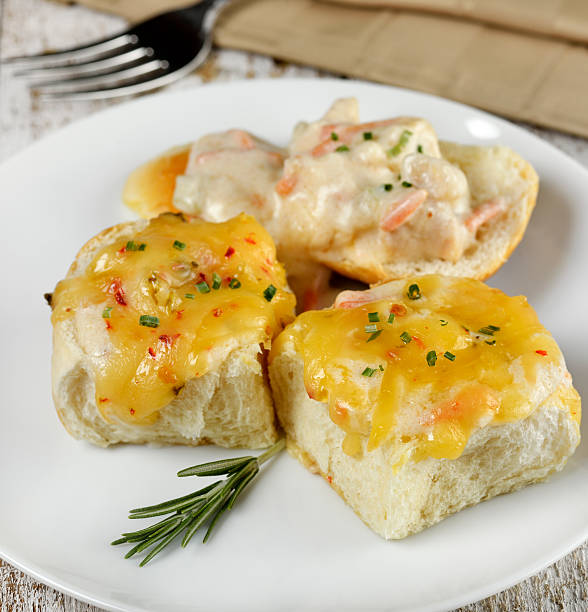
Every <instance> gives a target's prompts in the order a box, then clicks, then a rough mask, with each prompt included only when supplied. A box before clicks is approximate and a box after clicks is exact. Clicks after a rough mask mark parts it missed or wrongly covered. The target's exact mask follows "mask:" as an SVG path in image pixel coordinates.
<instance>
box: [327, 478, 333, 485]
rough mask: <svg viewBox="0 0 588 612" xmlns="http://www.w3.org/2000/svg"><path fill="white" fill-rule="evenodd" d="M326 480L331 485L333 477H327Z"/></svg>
mask: <svg viewBox="0 0 588 612" xmlns="http://www.w3.org/2000/svg"><path fill="white" fill-rule="evenodd" d="M327 480H328V481H329V484H332V483H333V477H332V476H327Z"/></svg>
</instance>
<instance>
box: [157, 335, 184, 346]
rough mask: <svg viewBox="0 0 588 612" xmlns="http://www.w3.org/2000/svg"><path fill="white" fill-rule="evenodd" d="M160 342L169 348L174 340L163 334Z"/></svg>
mask: <svg viewBox="0 0 588 612" xmlns="http://www.w3.org/2000/svg"><path fill="white" fill-rule="evenodd" d="M178 335H179V334H178ZM159 340H160V341H161V342H163V343H164V344H167V345H168V346H169V345H170V344H171V343H172V339H171V338H170V337H169V336H168V335H167V334H162V335H161V336H159Z"/></svg>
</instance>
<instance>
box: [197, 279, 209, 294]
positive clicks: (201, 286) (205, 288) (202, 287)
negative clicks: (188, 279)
mask: <svg viewBox="0 0 588 612" xmlns="http://www.w3.org/2000/svg"><path fill="white" fill-rule="evenodd" d="M196 289H198V291H199V292H200V293H210V286H209V285H208V283H207V282H206V281H200V282H199V283H196Z"/></svg>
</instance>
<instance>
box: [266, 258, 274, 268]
mask: <svg viewBox="0 0 588 612" xmlns="http://www.w3.org/2000/svg"><path fill="white" fill-rule="evenodd" d="M265 263H266V264H267V265H268V266H273V265H274V262H273V261H272V260H271V259H270V258H269V257H266V258H265Z"/></svg>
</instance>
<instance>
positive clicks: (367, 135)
mask: <svg viewBox="0 0 588 612" xmlns="http://www.w3.org/2000/svg"><path fill="white" fill-rule="evenodd" d="M373 138H374V135H373V134H372V133H371V132H364V133H363V139H364V140H373Z"/></svg>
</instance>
